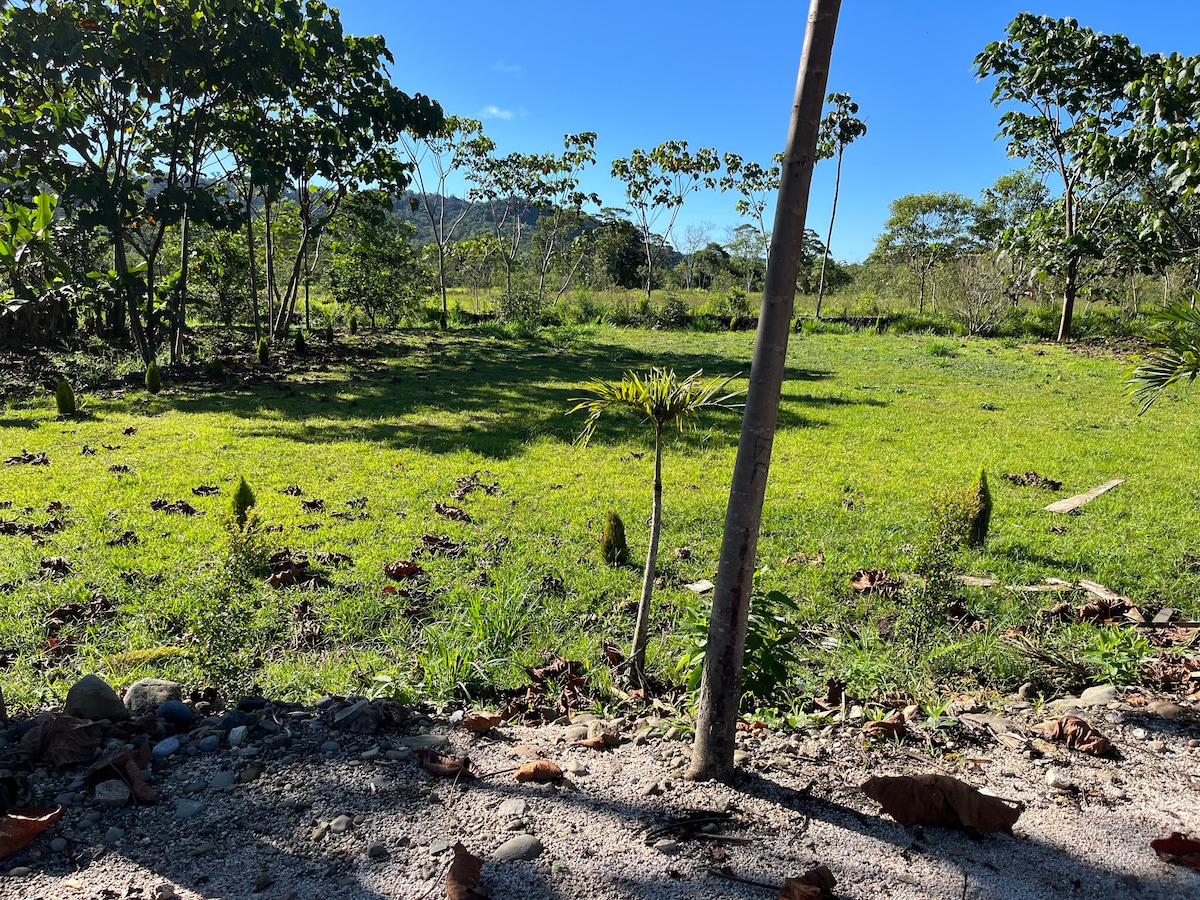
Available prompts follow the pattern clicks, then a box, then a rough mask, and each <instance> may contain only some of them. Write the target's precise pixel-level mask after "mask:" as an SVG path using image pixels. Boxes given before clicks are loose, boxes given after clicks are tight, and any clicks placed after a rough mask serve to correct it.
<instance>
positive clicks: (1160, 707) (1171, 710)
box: [1148, 700, 1188, 719]
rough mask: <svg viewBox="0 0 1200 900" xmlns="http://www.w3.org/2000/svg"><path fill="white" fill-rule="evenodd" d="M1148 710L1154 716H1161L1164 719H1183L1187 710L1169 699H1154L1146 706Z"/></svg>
mask: <svg viewBox="0 0 1200 900" xmlns="http://www.w3.org/2000/svg"><path fill="white" fill-rule="evenodd" d="M1148 709H1149V710H1150V712H1152V713H1154V714H1155V715H1156V716H1162V717H1163V718H1164V719H1185V718H1187V715H1188V711H1187V709H1186V708H1185V707H1182V706H1180V705H1179V704H1178V703H1172V702H1171V701H1169V700H1155V701H1154V702H1153V703H1151V704H1150V706H1149V707H1148Z"/></svg>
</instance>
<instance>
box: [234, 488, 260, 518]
mask: <svg viewBox="0 0 1200 900" xmlns="http://www.w3.org/2000/svg"><path fill="white" fill-rule="evenodd" d="M255 502H256V500H255V497H254V491H253V490H251V489H250V485H248V484H247V483H246V479H245V478H238V483H237V487H236V488H235V489H234V491H233V501H232V508H233V521H234V522H235V523H237V527H238V528H245V527H246V521H247V519H248V518H249V515H250V510H251V509H253V508H254V505H255Z"/></svg>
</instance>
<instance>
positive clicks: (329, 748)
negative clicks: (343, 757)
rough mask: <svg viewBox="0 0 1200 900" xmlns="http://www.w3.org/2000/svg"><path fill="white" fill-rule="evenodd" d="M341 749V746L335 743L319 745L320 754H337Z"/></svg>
mask: <svg viewBox="0 0 1200 900" xmlns="http://www.w3.org/2000/svg"><path fill="white" fill-rule="evenodd" d="M341 749H342V745H341V744H339V743H338V742H337V741H326V742H325V743H323V744H322V745H321V752H322V753H337V752H338V751H339V750H341Z"/></svg>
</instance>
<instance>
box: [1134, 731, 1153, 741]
mask: <svg viewBox="0 0 1200 900" xmlns="http://www.w3.org/2000/svg"><path fill="white" fill-rule="evenodd" d="M1132 734H1133V739H1134V740H1135V741H1144V740H1146V739H1147V738H1148V737H1150V732H1148V731H1147V730H1146V729H1145V728H1135V729H1133V732H1132Z"/></svg>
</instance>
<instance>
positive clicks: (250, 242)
mask: <svg viewBox="0 0 1200 900" xmlns="http://www.w3.org/2000/svg"><path fill="white" fill-rule="evenodd" d="M253 203H254V188H253V187H251V188H250V190H249V191H248V192H247V193H246V249H247V251H248V252H249V254H250V297H251V299H252V302H253V308H254V343H255V345H256V346H257V344H258V342H259V341H260V340H262V323H261V321H260V320H261V313H260V312H259V308H258V260H257V259H256V258H255V256H254V219H253V210H252V207H253Z"/></svg>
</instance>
